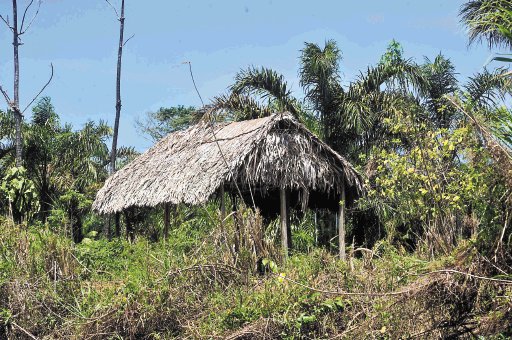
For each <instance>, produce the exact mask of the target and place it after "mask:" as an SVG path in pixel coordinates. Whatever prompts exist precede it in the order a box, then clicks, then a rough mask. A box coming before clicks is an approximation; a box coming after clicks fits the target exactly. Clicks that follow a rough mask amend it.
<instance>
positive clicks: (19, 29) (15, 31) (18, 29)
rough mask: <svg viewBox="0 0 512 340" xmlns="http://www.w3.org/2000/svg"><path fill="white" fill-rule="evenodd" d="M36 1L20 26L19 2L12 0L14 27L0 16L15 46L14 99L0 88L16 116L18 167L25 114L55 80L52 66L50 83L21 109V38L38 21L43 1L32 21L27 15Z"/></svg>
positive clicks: (39, 0) (21, 152)
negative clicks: (10, 33) (53, 79)
mask: <svg viewBox="0 0 512 340" xmlns="http://www.w3.org/2000/svg"><path fill="white" fill-rule="evenodd" d="M34 2H35V0H30V2H29V4H28V5H27V7H25V10H24V11H23V17H22V19H21V25H18V3H17V0H12V20H13V22H12V25H11V23H10V21H9V17H8V16H7V18H4V17H3V16H2V15H0V19H2V21H3V22H4V23H5V24H6V25H7V27H8V28H9V29H10V30H11V32H12V37H13V40H12V45H13V52H14V59H13V61H14V86H13V99H12V100H11V98H10V97H9V95H8V94H7V92H6V91H5V90H4V89H3V88H2V87H1V86H0V92H2V94H3V96H4V98H5V100H6V102H7V105H8V106H9V108H10V109H11V110H12V112H13V113H14V116H15V122H16V143H15V145H16V166H21V164H22V160H23V159H22V156H23V141H22V135H21V125H22V121H23V113H24V112H25V111H26V110H27V108H28V107H29V106H30V105H31V104H32V103H33V102H34V101H35V100H36V98H37V97H38V96H39V95H40V94H41V93H42V92H43V91H44V89H45V88H46V87H47V86H48V84H50V82H51V80H52V78H53V65H51V69H52V72H51V76H50V79H49V80H48V82H47V83H46V84H45V85H44V86H43V88H42V89H41V91H39V93H38V94H37V95H36V96H35V97H34V99H32V101H31V102H30V103H29V104H28V105H27V107H26V108H25V109H24V110H21V109H20V61H19V47H20V45H22V42H21V36H22V35H23V34H25V33H26V32H27V31H28V29H29V28H30V26H32V23H33V22H34V20H35V19H36V17H37V15H38V14H39V9H40V8H41V2H42V0H38V1H37V4H36V6H37V8H36V10H35V13H34V15H33V16H32V19H30V21H28V20H27V19H28V17H27V14H28V12H29V10H30V8H31V7H32V6H33V5H34Z"/></svg>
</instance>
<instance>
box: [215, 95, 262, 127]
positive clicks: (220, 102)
mask: <svg viewBox="0 0 512 340" xmlns="http://www.w3.org/2000/svg"><path fill="white" fill-rule="evenodd" d="M212 108H213V110H214V111H217V112H220V111H227V112H229V113H231V114H232V115H233V116H234V118H235V120H247V119H254V118H261V117H266V116H269V115H271V114H272V110H271V109H270V107H269V106H261V105H260V104H259V103H258V102H256V101H255V100H254V99H252V98H251V97H249V96H247V95H243V94H237V93H232V94H230V95H221V96H218V97H215V98H214V99H213V102H212Z"/></svg>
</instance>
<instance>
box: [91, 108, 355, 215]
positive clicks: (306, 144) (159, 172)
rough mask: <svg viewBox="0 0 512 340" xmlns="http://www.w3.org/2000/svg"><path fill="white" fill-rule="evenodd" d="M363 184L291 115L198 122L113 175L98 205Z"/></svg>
mask: <svg viewBox="0 0 512 340" xmlns="http://www.w3.org/2000/svg"><path fill="white" fill-rule="evenodd" d="M343 180H345V183H347V184H348V186H350V187H355V188H356V189H360V188H361V180H360V177H359V175H358V174H357V172H356V171H355V170H354V168H353V167H352V165H351V164H350V163H349V162H348V161H346V160H345V159H344V158H343V157H342V156H340V155H339V154H337V153H336V152H335V151H333V150H332V149H331V148H330V147H329V146H328V145H326V144H325V143H323V142H322V141H321V140H320V139H318V138H317V137H316V136H314V135H313V134H312V133H311V132H310V131H308V130H307V129H306V128H305V127H304V126H303V125H302V124H300V123H299V122H298V121H297V120H296V119H295V118H294V117H293V116H292V115H290V114H289V113H280V114H274V115H272V116H269V117H265V118H260V119H253V120H247V121H241V122H232V123H218V124H215V125H212V124H209V123H207V122H200V123H199V124H197V125H194V126H192V127H190V128H188V129H187V130H184V131H179V132H174V133H171V134H169V135H168V136H167V137H165V138H163V139H162V140H160V141H159V142H158V143H157V144H156V145H154V146H153V147H152V148H150V149H149V150H148V151H146V152H145V153H143V154H142V155H140V156H139V157H137V158H136V159H135V160H133V161H132V162H131V163H129V164H128V165H127V166H125V167H124V168H122V169H120V170H119V171H117V172H116V173H115V174H114V175H112V176H111V177H110V178H108V179H107V181H106V182H105V185H104V186H103V188H102V189H101V190H100V191H99V192H98V194H97V196H96V200H95V201H94V203H93V209H94V210H95V211H97V212H99V213H103V214H106V213H114V212H120V211H122V210H124V209H126V208H129V207H132V206H139V207H143V206H150V207H153V206H157V205H159V204H162V203H172V204H179V203H186V204H192V205H195V204H201V203H204V202H206V201H207V200H208V199H209V198H210V197H211V196H212V195H213V194H214V193H215V192H216V191H217V190H218V189H219V188H220V186H221V185H223V184H226V185H227V186H229V185H230V184H233V183H235V182H236V183H237V184H238V185H239V186H242V187H248V186H252V187H257V188H260V189H261V188H268V189H272V188H273V189H275V188H279V187H280V186H285V187H286V188H288V189H292V190H296V189H303V190H305V191H309V190H311V191H316V192H325V193H329V194H333V193H334V194H337V193H340V192H341V191H340V190H341V186H342V183H343V182H342V181H343Z"/></svg>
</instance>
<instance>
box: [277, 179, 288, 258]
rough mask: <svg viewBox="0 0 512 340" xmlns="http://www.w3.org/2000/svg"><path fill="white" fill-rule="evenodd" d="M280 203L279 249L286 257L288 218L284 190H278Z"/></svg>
mask: <svg viewBox="0 0 512 340" xmlns="http://www.w3.org/2000/svg"><path fill="white" fill-rule="evenodd" d="M279 197H280V205H281V249H282V251H283V256H284V258H287V257H288V223H287V222H288V218H287V216H286V215H287V214H286V190H285V188H281V190H280V196H279Z"/></svg>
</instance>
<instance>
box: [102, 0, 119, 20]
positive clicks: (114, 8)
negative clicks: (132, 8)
mask: <svg viewBox="0 0 512 340" xmlns="http://www.w3.org/2000/svg"><path fill="white" fill-rule="evenodd" d="M105 1H106V2H107V4H109V5H110V7H112V9H113V10H114V12H116V16H117V19H121V18H120V17H119V12H118V11H117V9H116V7H115V6H114V5H112V3H111V2H110V1H108V0H105Z"/></svg>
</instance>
